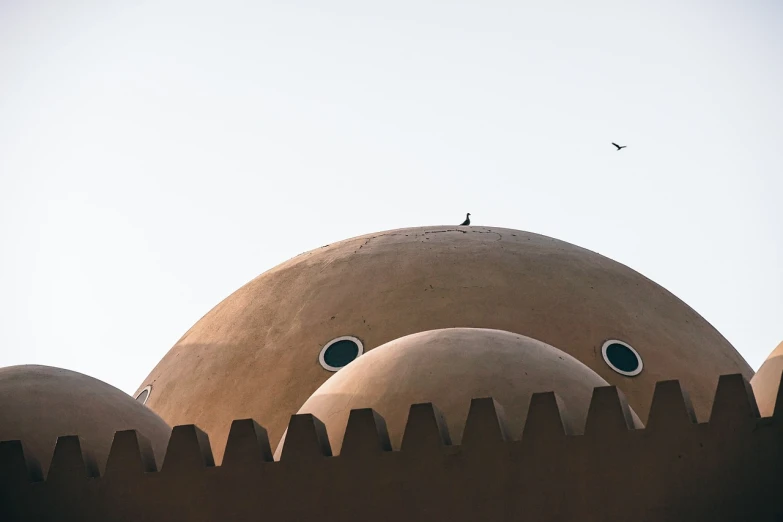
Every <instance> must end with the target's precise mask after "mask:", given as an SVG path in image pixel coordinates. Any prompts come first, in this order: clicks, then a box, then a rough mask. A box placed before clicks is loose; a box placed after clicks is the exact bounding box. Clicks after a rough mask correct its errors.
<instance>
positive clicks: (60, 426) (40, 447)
mask: <svg viewBox="0 0 783 522" xmlns="http://www.w3.org/2000/svg"><path fill="white" fill-rule="evenodd" d="M0 397H2V398H3V400H2V403H0V440H21V441H22V444H23V446H24V448H25V452H30V454H31V455H33V456H34V457H35V458H36V459H37V460H38V461H39V463H40V465H41V468H42V470H43V471H44V472H46V471H47V470H48V469H49V463H50V461H51V458H52V454H53V452H54V445H55V443H56V441H57V437H60V436H62V435H79V436H80V437H81V438H82V441H83V443H84V448H83V449H86V450H87V451H90V452H91V453H92V454H93V456H94V457H95V459H96V463H97V464H98V466H99V468H100V469H103V467H104V466H105V463H106V459H107V457H108V456H109V449H110V448H111V443H112V440H113V439H114V433H115V432H116V431H120V430H128V429H135V430H137V431H138V432H139V433H140V434H142V435H144V436H145V437H146V438H147V439H149V441H150V443H151V444H152V449H153V451H154V452H155V456H156V457H157V460H158V462H162V457H163V455H164V453H165V451H166V444H167V443H168V440H169V434H170V433H171V428H169V426H168V425H167V424H166V423H165V422H164V421H163V419H161V418H160V417H158V416H157V415H156V414H155V413H154V412H153V411H152V410H150V409H149V408H147V407H146V406H144V405H142V404H141V403H140V402H138V401H135V400H133V398H132V397H130V396H128V395H127V394H125V393H123V392H122V391H120V390H118V389H117V388H115V387H113V386H110V385H109V384H106V383H105V382H103V381H99V380H98V379H94V378H92V377H89V376H87V375H83V374H81V373H77V372H72V371H69V370H63V369H61V368H52V367H50V366H35V365H29V366H8V367H6V368H0Z"/></svg>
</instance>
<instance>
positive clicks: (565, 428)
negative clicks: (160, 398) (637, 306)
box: [0, 375, 783, 522]
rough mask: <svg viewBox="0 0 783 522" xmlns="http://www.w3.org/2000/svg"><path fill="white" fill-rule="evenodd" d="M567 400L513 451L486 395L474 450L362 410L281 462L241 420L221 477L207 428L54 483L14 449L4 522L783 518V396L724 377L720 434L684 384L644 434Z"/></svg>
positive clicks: (289, 447) (550, 405) (76, 453)
mask: <svg viewBox="0 0 783 522" xmlns="http://www.w3.org/2000/svg"><path fill="white" fill-rule="evenodd" d="M781 390H783V387H782V388H781ZM780 395H781V391H779V392H778V397H780ZM558 400H559V399H558V398H557V396H556V395H555V394H554V393H551V392H550V393H539V394H534V395H533V397H532V399H531V402H530V407H529V410H528V416H527V421H526V423H525V426H524V431H523V433H522V436H521V438H519V439H518V440H512V439H511V438H509V436H508V431H507V429H506V425H505V421H504V415H503V410H502V408H501V407H500V406H499V405H498V404H497V403H496V402H495V401H494V400H493V399H491V398H480V399H474V400H473V401H472V402H471V405H470V411H469V414H468V418H467V422H466V424H465V429H464V432H463V437H462V444H460V445H452V444H451V441H450V436H449V432H448V429H447V427H446V423H445V422H444V419H443V417H442V415H441V414H440V412H439V411H438V410H437V408H436V407H435V406H433V405H432V404H429V403H426V404H415V405H413V406H411V408H410V412H409V417H408V421H407V425H406V427H405V431H404V435H403V439H402V444H401V447H400V448H399V449H393V448H392V446H391V443H390V441H389V434H388V432H387V429H386V424H385V422H384V420H383V418H382V417H381V416H380V415H378V413H376V412H374V411H373V410H370V409H361V410H353V411H352V412H351V413H350V417H349V420H348V424H347V426H346V430H345V437H344V441H343V445H342V447H341V448H340V452H339V455H337V456H332V448H331V447H330V445H329V439H328V437H327V433H326V429H325V427H324V425H323V423H321V422H320V421H319V420H318V419H317V418H315V417H313V416H312V415H294V416H292V418H291V421H290V424H289V427H288V432H287V436H286V439H285V442H284V445H283V448H282V453H281V457H280V460H279V461H275V460H274V459H273V458H272V451H271V447H270V442H269V439H268V437H267V434H266V430H265V429H264V428H262V427H261V426H259V425H258V424H257V423H256V422H254V421H253V420H250V419H245V420H236V421H234V422H233V423H232V425H231V430H230V433H229V437H228V441H227V443H226V447H225V453H224V458H223V462H222V463H221V465H220V466H216V465H215V462H214V458H213V454H212V449H211V447H210V444H209V438H208V437H207V435H206V434H205V433H204V432H203V431H201V430H200V429H198V428H197V427H196V426H194V425H184V426H176V427H175V428H174V429H173V431H172V434H171V438H170V440H169V444H168V448H167V451H166V454H165V457H164V459H163V462H162V465H161V466H160V468H158V465H157V463H156V461H155V458H154V455H153V453H152V450H151V447H150V445H149V442H148V441H146V439H144V437H142V436H140V435H139V434H138V433H136V432H135V431H132V430H131V431H121V432H117V433H116V435H115V437H114V441H113V444H112V446H111V450H110V453H109V457H108V461H107V463H106V466H105V469H103V470H99V469H98V467H97V466H96V464H95V460H94V459H93V458H92V457H91V456H90V455H89V454H86V453H85V452H84V451H83V449H82V448H83V446H82V444H81V443H80V439H79V437H78V436H66V437H60V438H59V439H58V440H57V444H56V446H55V451H54V455H53V457H52V460H51V464H50V467H49V472H48V474H47V476H46V477H45V480H44V478H43V477H42V475H41V472H40V468H39V467H38V466H37V464H36V461H35V459H34V458H32V456H30V455H26V454H25V452H24V448H23V442H20V441H7V442H2V443H0V471H1V473H0V520H4V521H6V520H8V521H12V520H25V521H28V520H80V521H90V520H101V521H104V520H129V521H130V520H133V521H137V520H182V521H188V522H195V521H207V520H235V521H245V520H247V521H250V520H271V521H289V520H290V521H302V520H321V519H323V518H324V513H329V516H328V518H329V519H334V520H365V519H367V518H370V517H371V518H373V519H375V520H381V521H384V520H389V521H391V520H395V521H398V520H409V521H418V520H422V521H423V520H428V521H430V520H433V519H434V520H446V519H448V520H551V521H556V520H564V521H565V520H580V521H585V520H587V521H590V520H596V521H598V520H601V521H613V520H618V521H619V520H623V521H625V520H689V521H692V520H711V521H721V520H751V519H752V520H781V518H777V517H779V516H783V494H781V493H783V407H781V406H783V401H781V400H778V402H777V406H776V409H775V413H774V415H773V416H772V417H769V418H760V417H759V413H758V408H757V407H756V402H755V398H754V397H753V392H752V390H751V388H750V386H749V384H748V383H747V381H745V380H744V378H743V377H742V376H741V375H728V376H723V377H721V378H720V381H719V384H718V388H717V391H716V395H715V401H714V405H713V408H712V414H711V416H710V419H709V421H708V422H704V423H697V422H696V418H695V415H694V412H693V408H692V407H691V405H690V403H689V401H688V399H687V395H686V394H684V393H683V391H682V389H681V387H680V384H679V382H677V381H664V382H659V383H658V384H657V386H656V388H655V393H654V396H653V401H652V406H651V409H650V413H649V417H648V423H647V426H646V427H644V428H640V429H634V426H633V422H632V418H631V415H630V410H629V408H628V406H627V404H626V403H625V401H624V399H623V397H622V395H621V394H620V393H619V392H618V390H617V389H616V388H615V387H602V388H596V389H595V390H594V393H593V397H592V401H591V403H590V408H589V412H588V415H587V421H586V424H585V426H584V427H583V429H581V428H582V427H574V426H569V425H567V423H564V422H563V416H562V415H561V413H560V408H559V406H558Z"/></svg>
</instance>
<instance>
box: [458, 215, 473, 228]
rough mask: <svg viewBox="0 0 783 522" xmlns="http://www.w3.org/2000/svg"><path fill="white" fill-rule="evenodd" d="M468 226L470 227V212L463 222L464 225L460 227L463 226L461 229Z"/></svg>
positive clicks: (461, 224)
mask: <svg viewBox="0 0 783 522" xmlns="http://www.w3.org/2000/svg"><path fill="white" fill-rule="evenodd" d="M468 225H470V212H468V215H467V216H465V221H463V222H462V223H460V225H459V226H461V227H466V226H468Z"/></svg>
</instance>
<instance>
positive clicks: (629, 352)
mask: <svg viewBox="0 0 783 522" xmlns="http://www.w3.org/2000/svg"><path fill="white" fill-rule="evenodd" d="M601 355H603V356H604V361H606V364H608V365H609V367H610V368H612V370H614V371H616V372H617V373H619V374H620V375H626V376H628V377H633V376H634V375H639V374H640V373H642V368H644V364H643V363H642V358H641V356H640V355H639V353H638V352H637V351H636V350H634V349H633V348H632V347H631V345H630V344H628V343H624V342H622V341H617V340H610V341H606V342H605V343H604V345H603V347H601Z"/></svg>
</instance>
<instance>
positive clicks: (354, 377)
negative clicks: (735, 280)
mask: <svg viewBox="0 0 783 522" xmlns="http://www.w3.org/2000/svg"><path fill="white" fill-rule="evenodd" d="M599 386H608V383H607V382H606V381H605V380H604V379H603V378H602V377H601V376H599V375H598V374H597V373H595V372H594V371H593V370H591V369H590V368H588V367H587V366H586V365H584V364H582V363H581V362H579V361H578V360H576V359H575V358H573V357H571V356H570V355H568V354H566V353H565V352H563V351H561V350H558V349H557V348H555V347H553V346H550V345H548V344H545V343H543V342H540V341H537V340H535V339H531V338H529V337H525V336H523V335H519V334H514V333H510V332H504V331H500V330H488V329H480V328H449V329H444V330H431V331H427V332H421V333H417V334H413V335H408V336H405V337H401V338H399V339H395V340H394V341H391V342H389V343H386V344H385V345H382V346H380V347H378V348H375V349H374V350H372V351H370V352H368V353H366V354H364V355H362V356H361V357H359V358H357V359H356V360H355V361H353V362H351V363H350V364H348V365H347V366H345V367H344V368H342V369H341V370H340V371H339V372H337V373H336V374H335V375H334V376H333V377H331V378H330V379H329V380H328V381H326V382H325V383H324V384H322V385H321V387H320V388H318V389H317V390H316V391H315V392H314V393H313V394H312V395H311V396H310V398H308V399H307V401H306V402H305V403H304V405H303V406H302V407H301V408H300V410H299V411H298V413H300V414H301V413H311V414H313V415H315V416H316V417H318V418H319V419H320V420H321V421H323V422H324V424H325V425H326V428H327V431H328V433H329V441H330V443H331V446H332V451H333V452H334V453H335V454H337V453H339V451H340V447H341V446H342V441H343V435H344V433H345V427H346V425H347V422H348V416H349V414H350V411H351V410H352V409H358V408H373V409H374V410H375V411H377V412H378V413H379V414H380V415H382V416H383V417H384V419H385V420H386V424H387V427H388V429H389V436H390V439H391V443H392V446H393V447H395V448H399V447H400V444H401V441H402V435H403V432H404V430H405V424H406V421H407V418H408V410H409V408H410V406H411V404H416V403H422V402H432V403H433V404H435V405H436V406H437V407H438V408H439V409H440V410H441V411H442V412H443V415H444V417H445V419H446V422H447V424H448V428H449V432H450V434H451V439H452V441H453V442H454V443H455V444H459V443H460V441H461V439H462V432H463V430H464V427H465V421H466V420H467V416H468V410H469V408H470V401H471V399H474V398H479V397H493V398H494V399H495V400H496V401H497V402H498V403H500V404H501V405H502V406H503V409H504V412H505V415H506V421H507V423H508V427H509V429H510V435H511V436H512V437H515V438H517V437H519V436H520V435H521V433H522V429H523V427H524V423H525V419H526V417H527V410H528V406H529V403H530V397H531V396H532V394H533V393H536V392H549V391H554V392H556V393H557V394H558V395H559V396H560V398H561V399H562V406H563V408H564V411H562V415H563V418H564V420H565V421H566V422H567V423H569V424H570V425H571V426H574V427H576V428H577V429H581V428H582V427H583V426H584V424H585V421H586V419H587V411H588V408H589V406H590V400H591V398H592V394H593V388H596V387H599ZM633 416H634V421H635V422H636V423H637V425H638V426H641V423H640V422H639V420H638V418H637V417H636V414H635V413H634V414H633ZM284 439H285V435H283V439H281V441H280V444H278V446H277V457H279V455H280V452H281V451H282V446H283V444H282V443H283V440H284Z"/></svg>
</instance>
